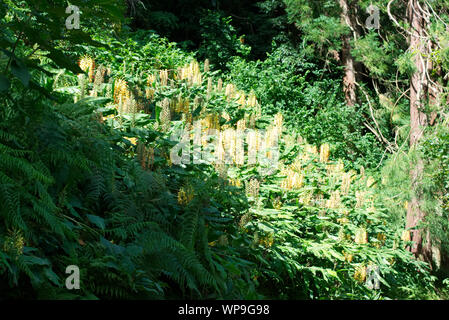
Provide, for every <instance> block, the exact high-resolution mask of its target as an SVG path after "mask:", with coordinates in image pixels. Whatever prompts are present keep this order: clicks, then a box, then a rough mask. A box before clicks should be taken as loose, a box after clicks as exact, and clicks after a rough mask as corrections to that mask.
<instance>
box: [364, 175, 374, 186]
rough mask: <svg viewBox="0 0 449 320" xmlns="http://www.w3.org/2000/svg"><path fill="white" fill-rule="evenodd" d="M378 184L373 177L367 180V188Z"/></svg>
mask: <svg viewBox="0 0 449 320" xmlns="http://www.w3.org/2000/svg"><path fill="white" fill-rule="evenodd" d="M375 183H376V180H374V178H373V177H371V176H369V177H368V179H367V180H366V187H367V188H371V187H372V186H373V185H374V184H375Z"/></svg>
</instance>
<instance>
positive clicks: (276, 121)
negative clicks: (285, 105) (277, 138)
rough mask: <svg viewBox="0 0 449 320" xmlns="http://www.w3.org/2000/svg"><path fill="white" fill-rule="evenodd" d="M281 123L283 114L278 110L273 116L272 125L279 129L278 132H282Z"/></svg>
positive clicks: (282, 122)
mask: <svg viewBox="0 0 449 320" xmlns="http://www.w3.org/2000/svg"><path fill="white" fill-rule="evenodd" d="M283 124H284V116H283V115H282V113H280V112H278V113H277V114H276V115H275V116H274V125H275V127H277V128H278V129H279V132H282V126H283Z"/></svg>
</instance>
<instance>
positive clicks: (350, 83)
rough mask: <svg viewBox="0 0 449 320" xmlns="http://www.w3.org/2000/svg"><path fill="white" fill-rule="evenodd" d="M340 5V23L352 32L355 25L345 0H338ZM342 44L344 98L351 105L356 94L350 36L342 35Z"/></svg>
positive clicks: (354, 100)
mask: <svg viewBox="0 0 449 320" xmlns="http://www.w3.org/2000/svg"><path fill="white" fill-rule="evenodd" d="M339 3H340V7H341V21H342V23H344V24H346V25H348V26H349V28H350V29H351V31H352V32H353V33H354V32H355V30H356V26H355V24H354V23H353V20H352V19H351V15H350V12H349V7H348V2H347V0H339ZM342 40H343V46H342V50H341V62H342V64H343V66H344V67H345V75H344V77H343V90H344V93H345V100H346V103H347V104H348V105H349V106H353V105H355V104H356V102H357V95H356V90H355V83H356V71H355V63H354V58H353V56H352V54H351V44H350V40H351V36H350V35H344V36H343V39H342Z"/></svg>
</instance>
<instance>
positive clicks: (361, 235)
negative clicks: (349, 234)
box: [354, 228, 368, 244]
mask: <svg viewBox="0 0 449 320" xmlns="http://www.w3.org/2000/svg"><path fill="white" fill-rule="evenodd" d="M354 242H355V243H357V244H366V243H368V234H367V232H366V230H365V228H359V229H358V230H357V232H356V234H355V239H354Z"/></svg>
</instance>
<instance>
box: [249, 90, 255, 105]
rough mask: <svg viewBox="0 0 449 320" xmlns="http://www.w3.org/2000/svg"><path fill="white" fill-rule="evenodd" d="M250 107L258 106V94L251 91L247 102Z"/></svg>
mask: <svg viewBox="0 0 449 320" xmlns="http://www.w3.org/2000/svg"><path fill="white" fill-rule="evenodd" d="M247 104H248V106H250V107H255V106H257V98H256V94H255V93H254V91H252V90H251V92H250V94H249V96H248V101H247Z"/></svg>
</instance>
